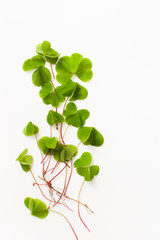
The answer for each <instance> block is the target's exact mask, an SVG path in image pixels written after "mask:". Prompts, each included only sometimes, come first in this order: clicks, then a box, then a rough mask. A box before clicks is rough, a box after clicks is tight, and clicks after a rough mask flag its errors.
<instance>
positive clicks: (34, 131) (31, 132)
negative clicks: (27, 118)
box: [23, 122, 39, 136]
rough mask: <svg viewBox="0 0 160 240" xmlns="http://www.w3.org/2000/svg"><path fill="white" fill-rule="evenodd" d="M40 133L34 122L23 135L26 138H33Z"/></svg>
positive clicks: (29, 124) (25, 129)
mask: <svg viewBox="0 0 160 240" xmlns="http://www.w3.org/2000/svg"><path fill="white" fill-rule="evenodd" d="M38 132H39V128H38V127H37V126H36V125H34V124H33V123H32V122H29V123H28V124H27V126H26V127H25V128H24V129H23V133H24V135H25V136H32V135H35V134H37V133H38Z"/></svg>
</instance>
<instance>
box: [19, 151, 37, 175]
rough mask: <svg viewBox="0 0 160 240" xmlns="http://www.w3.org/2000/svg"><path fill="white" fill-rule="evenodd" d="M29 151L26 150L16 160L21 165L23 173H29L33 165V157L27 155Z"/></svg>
mask: <svg viewBox="0 0 160 240" xmlns="http://www.w3.org/2000/svg"><path fill="white" fill-rule="evenodd" d="M27 152H28V149H27V148H26V149H25V150H24V151H23V152H22V153H21V154H20V155H19V157H18V158H17V159H16V161H19V162H20V164H21V167H22V169H23V171H25V172H28V171H29V170H30V169H31V165H32V163H33V157H32V156H31V155H26V154H27Z"/></svg>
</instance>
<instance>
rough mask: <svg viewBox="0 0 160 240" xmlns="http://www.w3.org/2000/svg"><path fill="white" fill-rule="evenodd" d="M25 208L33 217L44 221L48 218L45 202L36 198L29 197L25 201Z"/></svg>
mask: <svg viewBox="0 0 160 240" xmlns="http://www.w3.org/2000/svg"><path fill="white" fill-rule="evenodd" d="M24 204H25V206H26V207H27V208H28V209H29V210H30V211H31V215H33V216H35V217H38V218H40V219H43V218H45V217H47V216H48V213H49V211H48V209H47V206H46V204H45V203H44V202H42V201H41V200H39V199H37V198H35V199H33V198H30V197H27V198H25V200H24Z"/></svg>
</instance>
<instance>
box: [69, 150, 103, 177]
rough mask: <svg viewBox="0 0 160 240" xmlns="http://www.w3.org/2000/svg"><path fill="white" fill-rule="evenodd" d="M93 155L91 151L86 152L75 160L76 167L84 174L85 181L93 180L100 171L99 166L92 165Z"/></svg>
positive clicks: (79, 172)
mask: <svg viewBox="0 0 160 240" xmlns="http://www.w3.org/2000/svg"><path fill="white" fill-rule="evenodd" d="M91 162H92V155H91V154H90V153H89V152H84V153H83V154H82V155H81V157H80V158H79V159H77V160H76V161H75V162H74V167H75V168H77V173H78V174H79V175H80V176H83V177H84V179H85V181H92V180H93V178H94V176H96V175H97V174H98V173H99V166H97V165H91V166H90V164H91Z"/></svg>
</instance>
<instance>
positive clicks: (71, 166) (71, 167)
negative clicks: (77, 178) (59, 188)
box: [64, 160, 73, 195]
mask: <svg viewBox="0 0 160 240" xmlns="http://www.w3.org/2000/svg"><path fill="white" fill-rule="evenodd" d="M72 172H73V166H72V160H71V171H70V175H69V179H68V182H67V185H66V189H65V192H64V195H66V193H67V189H68V186H69V183H70V181H71V177H72Z"/></svg>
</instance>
